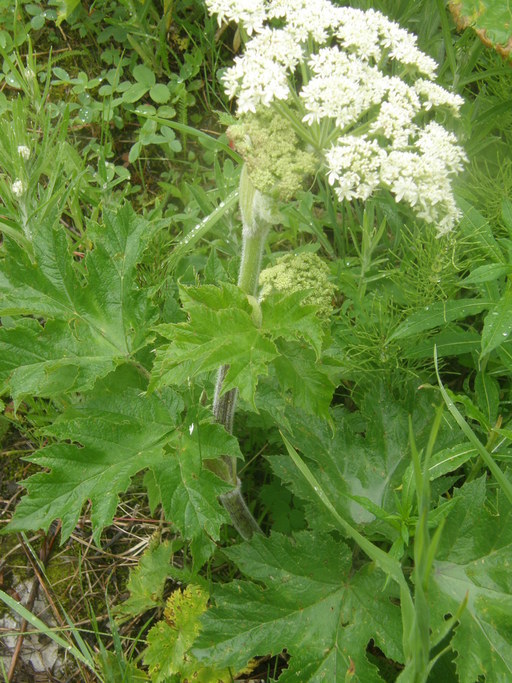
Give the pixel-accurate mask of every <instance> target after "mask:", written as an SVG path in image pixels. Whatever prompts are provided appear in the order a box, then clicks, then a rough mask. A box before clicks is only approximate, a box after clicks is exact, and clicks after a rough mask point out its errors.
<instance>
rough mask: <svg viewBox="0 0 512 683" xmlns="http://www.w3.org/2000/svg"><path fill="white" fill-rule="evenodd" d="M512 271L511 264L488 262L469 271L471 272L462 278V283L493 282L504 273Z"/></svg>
mask: <svg viewBox="0 0 512 683" xmlns="http://www.w3.org/2000/svg"><path fill="white" fill-rule="evenodd" d="M510 273H512V266H509V265H506V264H501V263H488V264H486V265H485V266H478V268H475V269H474V270H472V271H471V273H470V274H469V275H468V276H467V277H465V278H464V280H463V281H462V284H463V285H464V286H466V285H480V284H483V283H484V282H494V280H498V279H499V278H500V277H503V276H504V275H509V274H510Z"/></svg>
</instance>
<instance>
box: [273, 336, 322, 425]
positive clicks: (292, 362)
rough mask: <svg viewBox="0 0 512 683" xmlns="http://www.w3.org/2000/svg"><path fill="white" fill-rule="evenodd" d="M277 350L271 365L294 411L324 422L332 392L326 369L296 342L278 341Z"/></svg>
mask: <svg viewBox="0 0 512 683" xmlns="http://www.w3.org/2000/svg"><path fill="white" fill-rule="evenodd" d="M277 348H278V350H279V352H280V353H281V355H280V356H278V357H277V358H276V359H275V360H274V362H273V365H274V367H275V370H276V375H277V378H278V381H279V384H280V385H281V386H282V388H283V389H284V391H286V392H288V391H289V392H290V394H291V397H292V401H293V403H294V405H296V406H297V408H300V409H302V410H305V411H306V412H307V413H309V414H310V415H311V414H312V415H319V416H323V417H324V418H326V419H327V420H328V419H329V405H330V403H331V399H332V394H333V391H334V389H335V385H334V383H333V382H332V381H331V379H330V378H329V375H328V368H325V367H324V366H323V365H322V364H321V363H316V359H315V354H314V352H313V351H312V349H310V348H307V347H304V345H303V344H300V343H298V342H288V341H283V340H278V342H277Z"/></svg>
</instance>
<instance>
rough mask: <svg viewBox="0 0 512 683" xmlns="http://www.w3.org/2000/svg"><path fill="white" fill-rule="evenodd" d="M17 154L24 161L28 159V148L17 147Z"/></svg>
mask: <svg viewBox="0 0 512 683" xmlns="http://www.w3.org/2000/svg"><path fill="white" fill-rule="evenodd" d="M18 154H19V155H20V157H21V158H22V159H23V160H24V161H28V160H29V159H30V148H29V147H27V146H26V145H18Z"/></svg>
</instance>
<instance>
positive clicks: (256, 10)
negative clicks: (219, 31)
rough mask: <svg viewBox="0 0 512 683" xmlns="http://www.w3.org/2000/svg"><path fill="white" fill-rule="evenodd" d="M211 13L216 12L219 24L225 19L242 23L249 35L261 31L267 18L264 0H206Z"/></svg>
mask: <svg viewBox="0 0 512 683" xmlns="http://www.w3.org/2000/svg"><path fill="white" fill-rule="evenodd" d="M206 6H207V8H208V11H209V12H210V14H216V15H217V20H218V22H219V26H220V25H221V24H222V22H223V21H226V22H228V21H235V22H236V23H237V24H238V23H242V24H243V26H244V28H245V30H246V31H247V33H248V34H249V35H252V34H253V33H257V32H258V31H261V29H262V28H263V21H264V20H265V18H266V9H265V2H264V0H206Z"/></svg>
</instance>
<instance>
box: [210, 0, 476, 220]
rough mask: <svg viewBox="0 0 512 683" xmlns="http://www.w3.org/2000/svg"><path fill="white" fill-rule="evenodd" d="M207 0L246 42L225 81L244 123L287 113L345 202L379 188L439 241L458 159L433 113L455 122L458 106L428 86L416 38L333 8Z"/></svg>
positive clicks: (369, 15)
mask: <svg viewBox="0 0 512 683" xmlns="http://www.w3.org/2000/svg"><path fill="white" fill-rule="evenodd" d="M206 1H207V6H208V8H209V10H210V12H212V13H217V14H218V16H219V20H220V19H223V20H224V19H230V20H235V21H241V22H242V23H243V25H244V27H245V28H246V31H247V32H248V33H249V34H251V35H252V38H251V39H250V40H249V41H248V43H247V45H246V48H245V52H244V54H243V55H241V56H238V57H236V59H235V62H234V65H233V66H232V67H230V68H229V69H227V70H226V72H225V74H224V77H223V82H224V86H225V88H226V92H227V94H228V95H229V97H231V98H234V97H236V98H237V101H238V102H237V103H238V113H239V114H244V113H247V112H253V113H255V112H257V111H258V110H260V109H262V108H272V107H274V108H275V109H276V110H277V111H278V112H279V113H280V115H283V113H284V114H285V115H287V116H288V118H289V121H290V125H291V126H292V127H293V129H294V131H295V132H296V133H297V134H298V135H299V137H300V136H301V131H302V132H303V134H302V138H303V140H304V141H305V142H306V143H307V145H308V146H309V148H310V149H311V151H314V152H315V153H316V154H317V156H318V158H319V159H322V158H323V160H324V167H325V169H326V172H327V177H328V180H329V182H330V184H331V185H332V186H333V189H334V191H335V193H336V195H337V196H338V197H339V198H340V199H347V200H350V199H353V198H359V199H362V200H365V199H367V198H368V197H370V196H371V195H372V194H373V193H374V192H375V191H377V190H378V189H379V188H384V189H387V190H389V191H391V192H392V193H393V194H394V196H395V198H396V200H397V201H403V202H405V203H407V204H408V205H409V206H410V207H411V208H412V209H413V210H414V212H415V213H416V215H417V216H418V217H419V218H422V219H424V220H425V221H427V222H430V223H435V224H436V227H437V230H438V233H439V234H444V233H445V232H448V231H449V230H450V229H451V228H452V227H453V225H454V224H455V222H456V221H457V220H458V217H459V211H458V209H457V207H456V204H455V200H454V198H453V192H452V187H451V183H452V179H453V177H454V175H455V174H456V173H459V172H460V171H461V169H462V167H463V163H464V161H465V155H464V152H463V150H462V149H461V147H459V145H458V144H457V140H456V138H455V136H454V135H453V134H452V133H450V132H449V131H447V130H446V129H445V128H444V127H443V126H441V125H440V124H439V123H437V122H436V120H435V117H436V112H437V110H438V109H439V108H442V109H443V110H445V111H448V113H450V114H452V115H455V116H456V115H458V112H459V109H460V107H461V105H462V103H463V100H462V98H460V97H459V96H458V95H456V94H453V93H451V92H448V91H447V90H445V89H444V88H442V87H441V86H439V85H438V84H436V83H435V82H434V78H435V74H436V63H435V61H434V60H433V59H432V58H431V57H429V56H428V55H426V54H424V53H423V52H422V51H421V50H420V49H419V48H418V46H417V41H416V37H415V36H414V35H412V34H411V33H409V32H408V31H406V30H405V29H403V28H401V27H400V26H399V25H398V24H397V23H395V22H393V21H391V20H390V19H388V18H387V17H385V16H384V15H383V14H381V13H380V12H377V11H375V10H368V11H363V10H359V9H353V8H350V7H336V6H335V5H333V4H332V3H331V2H330V1H329V0H206ZM398 74H400V75H398Z"/></svg>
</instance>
